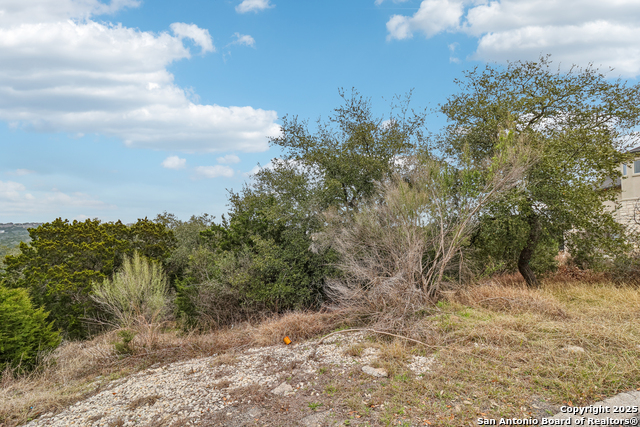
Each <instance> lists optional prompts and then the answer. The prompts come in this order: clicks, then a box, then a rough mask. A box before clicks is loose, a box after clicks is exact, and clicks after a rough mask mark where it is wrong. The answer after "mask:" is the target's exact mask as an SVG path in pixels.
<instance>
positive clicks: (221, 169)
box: [196, 165, 234, 178]
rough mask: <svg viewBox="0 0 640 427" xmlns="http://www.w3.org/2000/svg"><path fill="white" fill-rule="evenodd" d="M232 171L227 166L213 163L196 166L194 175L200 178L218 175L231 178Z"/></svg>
mask: <svg viewBox="0 0 640 427" xmlns="http://www.w3.org/2000/svg"><path fill="white" fill-rule="evenodd" d="M233 173H234V172H233V169H231V168H230V167H229V166H222V165H215V166H198V167H196V176H198V177H200V178H217V177H220V176H224V177H226V178H231V177H232V176H233Z"/></svg>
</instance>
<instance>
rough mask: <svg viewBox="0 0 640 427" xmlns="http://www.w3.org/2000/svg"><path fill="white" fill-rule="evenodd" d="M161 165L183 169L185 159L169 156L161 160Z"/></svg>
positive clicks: (185, 164)
mask: <svg viewBox="0 0 640 427" xmlns="http://www.w3.org/2000/svg"><path fill="white" fill-rule="evenodd" d="M162 166H163V167H165V168H167V169H176V170H177V169H183V168H185V167H186V166H187V159H181V158H180V157H178V156H169V157H167V158H166V159H164V161H163V162H162Z"/></svg>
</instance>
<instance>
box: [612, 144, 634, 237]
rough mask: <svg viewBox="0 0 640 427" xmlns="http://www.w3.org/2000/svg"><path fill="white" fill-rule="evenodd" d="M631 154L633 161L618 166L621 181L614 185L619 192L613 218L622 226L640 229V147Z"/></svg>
mask: <svg viewBox="0 0 640 427" xmlns="http://www.w3.org/2000/svg"><path fill="white" fill-rule="evenodd" d="M631 152H632V153H635V154H636V157H635V160H634V161H633V162H631V163H629V164H623V165H621V166H620V168H621V169H622V170H621V172H622V179H620V180H619V181H618V182H617V183H616V184H618V185H619V188H620V190H621V192H620V196H619V197H618V206H619V209H618V210H617V211H616V213H615V217H616V220H617V221H618V222H620V223H622V224H628V225H637V226H638V228H640V147H636V148H634V149H633V150H631Z"/></svg>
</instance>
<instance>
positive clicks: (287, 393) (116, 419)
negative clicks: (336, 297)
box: [27, 333, 434, 427]
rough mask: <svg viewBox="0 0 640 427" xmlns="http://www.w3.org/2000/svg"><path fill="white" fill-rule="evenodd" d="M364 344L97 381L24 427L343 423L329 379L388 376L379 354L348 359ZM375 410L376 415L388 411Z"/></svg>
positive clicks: (425, 366)
mask: <svg viewBox="0 0 640 427" xmlns="http://www.w3.org/2000/svg"><path fill="white" fill-rule="evenodd" d="M363 340H365V337H364V336H363V335H362V334H361V333H353V334H344V335H336V336H334V337H330V338H328V339H327V340H326V341H325V342H324V343H323V344H322V345H319V346H317V347H316V346H315V345H313V343H298V344H296V343H293V344H291V345H288V346H285V345H284V344H283V345H281V346H275V347H263V348H253V349H249V350H246V351H244V352H242V353H241V354H223V355H214V356H211V357H205V358H200V359H193V360H189V361H186V362H179V363H174V364H171V365H167V366H153V367H151V368H150V369H147V370H146V371H142V372H139V373H136V374H134V375H131V376H128V377H125V378H121V379H118V380H115V381H108V380H107V379H103V378H97V379H96V381H95V383H94V386H95V394H94V395H93V396H92V397H90V398H88V399H86V400H84V401H80V402H78V403H76V404H75V405H73V406H71V407H69V408H67V409H66V410H64V411H62V412H60V413H57V414H55V415H54V414H44V415H42V416H41V417H39V418H38V419H36V420H34V421H31V422H30V423H28V424H27V426H29V427H32V426H51V427H58V426H109V427H111V426H149V427H151V426H172V427H177V426H189V425H225V426H245V425H246V426H248V425H283V426H287V425H302V426H316V425H318V426H320V425H333V424H343V423H344V420H345V419H346V418H348V412H345V411H346V409H340V408H334V407H331V404H330V397H331V394H332V389H331V388H330V387H329V388H328V387H327V383H328V381H327V378H329V375H327V374H328V373H329V372H330V373H331V374H332V375H333V376H334V377H335V376H338V377H343V379H344V378H346V376H347V374H348V373H350V372H354V371H358V372H362V373H363V375H365V376H366V377H367V378H370V383H371V385H375V383H376V382H378V381H383V380H384V378H385V377H386V376H387V372H386V371H385V370H384V369H382V368H380V367H379V366H378V364H377V363H376V359H377V353H378V350H377V349H375V348H364V349H362V350H361V352H360V354H358V355H354V356H350V355H348V354H347V353H349V352H348V351H346V350H348V349H349V347H350V346H351V345H353V344H355V343H358V342H362V341H363ZM432 363H434V360H433V359H432V358H427V357H423V356H412V357H411V359H410V360H409V362H408V364H407V367H408V368H409V369H410V370H411V371H412V372H413V373H414V374H415V375H416V376H421V375H425V374H426V373H427V372H428V371H429V368H430V366H431V365H432ZM345 380H346V379H345ZM346 381H351V380H346ZM334 392H335V391H334ZM362 398H363V399H366V398H367V396H366V394H363V396H362ZM373 406H374V407H373V408H372V410H374V411H375V410H376V409H377V410H381V409H383V408H384V404H381V405H378V408H376V407H375V405H373ZM356 424H357V423H356Z"/></svg>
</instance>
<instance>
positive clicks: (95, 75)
mask: <svg viewBox="0 0 640 427" xmlns="http://www.w3.org/2000/svg"><path fill="white" fill-rule="evenodd" d="M137 4H138V3H137V2H135V1H130V0H119V1H112V2H111V3H109V4H107V5H105V4H102V3H100V2H98V1H97V0H60V1H58V0H23V1H17V0H5V1H4V2H2V5H0V10H1V11H2V13H0V57H1V58H2V61H0V120H3V121H6V122H9V123H10V124H11V125H12V126H13V127H21V128H26V129H31V130H35V131H40V132H69V133H72V134H89V133H98V134H103V135H107V136H114V137H117V138H120V139H122V140H123V141H124V142H125V144H127V145H129V146H135V147H148V148H154V149H167V150H179V151H182V152H215V151H224V150H226V149H228V148H229V147H233V148H234V149H235V150H240V151H247V152H255V151H265V150H267V149H268V143H267V137H268V136H274V135H277V134H278V132H279V126H278V125H277V124H276V123H275V121H276V120H277V117H278V116H277V113H276V112H275V111H270V110H262V109H256V108H252V107H249V106H245V107H236V106H231V107H226V106H220V105H215V104H212V105H206V104H205V105H203V104H200V103H198V102H197V97H194V96H193V94H191V93H190V91H189V90H188V89H186V90H185V89H183V88H180V87H178V86H177V85H176V84H175V83H174V77H173V75H172V74H171V73H170V72H169V71H168V70H167V67H168V66H169V65H170V64H171V63H172V62H174V61H178V60H181V59H185V58H189V57H191V52H190V50H189V48H188V47H186V46H185V45H184V44H183V39H184V38H190V39H192V40H193V41H194V43H195V44H196V45H198V46H199V47H200V49H201V51H202V52H211V51H213V50H214V49H215V48H214V46H213V41H212V40H211V36H210V35H209V32H208V31H207V30H205V29H201V28H198V27H197V26H195V25H192V24H184V23H176V24H173V25H172V26H171V29H172V31H173V35H171V34H169V33H167V32H162V33H152V32H146V31H140V30H138V29H134V28H129V27H125V26H122V25H120V24H117V25H114V24H110V23H104V22H96V21H93V20H91V19H90V18H91V17H92V16H93V15H95V14H99V13H107V12H112V11H115V10H117V9H119V8H122V7H125V6H135V5H137Z"/></svg>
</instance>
